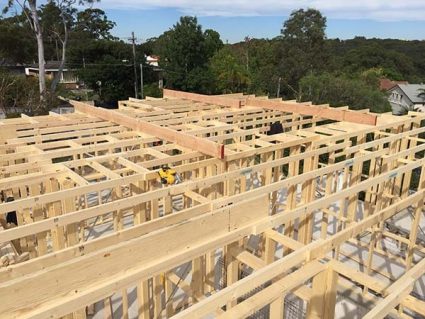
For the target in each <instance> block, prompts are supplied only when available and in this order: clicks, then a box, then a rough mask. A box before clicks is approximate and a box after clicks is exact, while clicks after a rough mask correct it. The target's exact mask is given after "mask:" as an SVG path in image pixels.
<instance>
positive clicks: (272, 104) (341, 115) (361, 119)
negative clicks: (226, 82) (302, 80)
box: [164, 89, 377, 125]
mask: <svg viewBox="0 0 425 319" xmlns="http://www.w3.org/2000/svg"><path fill="white" fill-rule="evenodd" d="M164 97H165V98H166V97H173V98H179V99H187V100H192V101H197V102H203V103H210V104H218V105H223V106H229V107H243V106H252V107H260V108H264V109H269V110H276V111H281V112H286V113H297V114H303V115H311V116H315V117H319V118H323V119H329V120H335V121H345V122H352V123H360V124H367V125H376V122H377V115H376V114H370V113H361V112H355V111H351V110H341V109H337V108H329V107H323V106H318V105H307V104H305V103H295V102H285V101H283V102H276V101H272V100H264V99H258V98H252V97H249V96H248V97H243V96H236V97H235V98H231V97H230V98H229V97H223V96H211V95H202V94H194V93H187V92H181V91H174V90H169V89H164Z"/></svg>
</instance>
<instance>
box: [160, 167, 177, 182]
mask: <svg viewBox="0 0 425 319" xmlns="http://www.w3.org/2000/svg"><path fill="white" fill-rule="evenodd" d="M158 175H159V178H160V180H161V184H163V185H173V184H178V183H180V182H181V180H180V176H179V174H177V172H176V171H175V170H174V169H172V168H170V167H169V166H166V165H164V166H162V167H161V168H160V170H159V171H158Z"/></svg>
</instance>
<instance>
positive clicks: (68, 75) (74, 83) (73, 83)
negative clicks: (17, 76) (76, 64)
mask: <svg viewBox="0 0 425 319" xmlns="http://www.w3.org/2000/svg"><path fill="white" fill-rule="evenodd" d="M44 66H45V73H46V78H48V79H53V78H54V77H55V75H56V74H57V73H58V72H59V66H60V61H47V62H46V63H45V65H44ZM25 74H26V75H27V76H38V74H39V69H38V63H36V64H32V65H31V66H29V67H26V68H25ZM59 83H61V84H64V85H65V87H66V88H68V89H77V88H78V76H77V74H76V72H75V70H73V69H70V68H68V67H67V66H65V68H64V69H63V70H62V74H61V77H60V80H59Z"/></svg>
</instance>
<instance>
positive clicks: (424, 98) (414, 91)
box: [398, 84, 425, 103]
mask: <svg viewBox="0 0 425 319" xmlns="http://www.w3.org/2000/svg"><path fill="white" fill-rule="evenodd" d="M398 86H399V88H400V89H401V90H403V92H404V93H405V94H406V95H407V97H408V98H409V99H410V100H411V101H412V102H413V103H425V84H398ZM421 93H423V94H422V95H420V94H421Z"/></svg>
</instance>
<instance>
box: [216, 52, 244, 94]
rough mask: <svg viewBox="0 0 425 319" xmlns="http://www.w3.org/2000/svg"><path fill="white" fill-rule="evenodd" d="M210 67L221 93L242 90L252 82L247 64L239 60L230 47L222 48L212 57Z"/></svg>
mask: <svg viewBox="0 0 425 319" xmlns="http://www.w3.org/2000/svg"><path fill="white" fill-rule="evenodd" d="M210 68H211V72H212V74H213V75H214V80H215V83H214V84H215V88H216V90H217V91H218V92H219V93H234V92H242V91H245V90H246V89H247V88H248V86H249V84H250V78H249V74H248V71H247V70H246V67H245V65H243V64H242V63H240V61H238V59H237V57H236V55H235V54H234V53H233V51H232V50H231V49H230V47H224V48H222V49H221V50H220V51H218V52H217V53H216V54H215V55H214V56H213V57H212V59H211V61H210Z"/></svg>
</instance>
